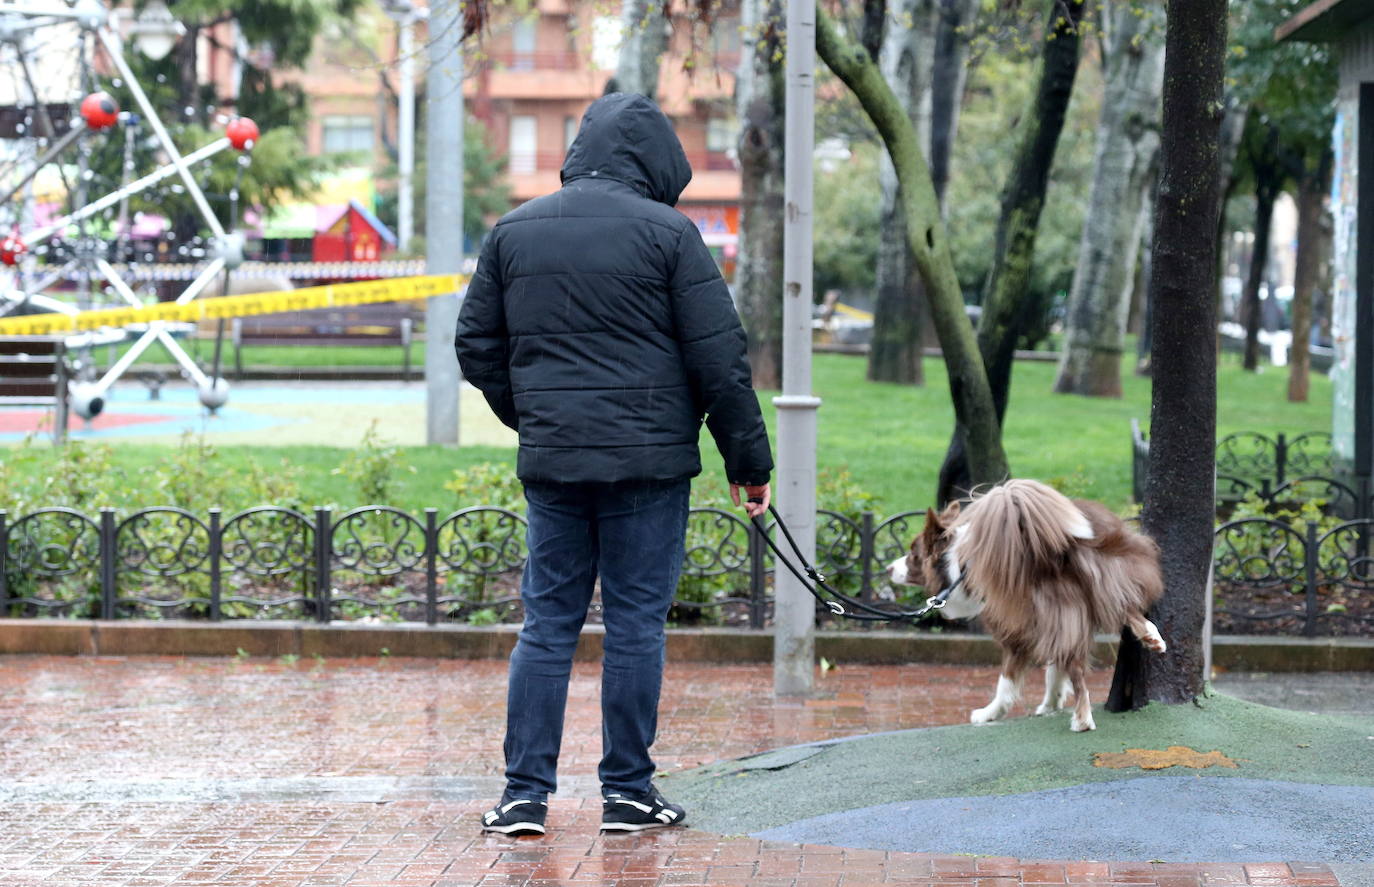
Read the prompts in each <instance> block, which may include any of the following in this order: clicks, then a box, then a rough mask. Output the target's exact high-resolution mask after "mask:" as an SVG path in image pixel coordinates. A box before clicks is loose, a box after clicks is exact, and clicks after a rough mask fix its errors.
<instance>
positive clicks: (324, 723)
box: [0, 656, 1361, 887]
mask: <svg viewBox="0 0 1374 887" xmlns="http://www.w3.org/2000/svg"><path fill="white" fill-rule="evenodd" d="M1109 677H1110V676H1109V673H1107V672H1106V671H1105V670H1103V671H1099V672H1098V673H1097V674H1096V675H1095V677H1094V689H1093V692H1094V694H1095V697H1096V698H1097V699H1099V700H1100V699H1102V698H1105V691H1106V685H1107V683H1108V682H1109ZM1228 679H1229V678H1228ZM995 680H996V675H995V670H994V669H990V668H958V667H950V666H927V665H918V666H901V667H896V666H885V667H842V668H839V669H836V670H833V671H831V672H829V673H827V674H826V675H824V676H823V677H822V678H821V679H820V680H819V687H820V690H821V692H820V694H819V697H818V698H816V699H811V700H806V701H775V700H774V699H773V697H772V683H771V681H772V678H771V672H770V670H769V669H768V668H767V667H763V666H709V665H701V664H699V663H692V664H670V665H669V667H668V673H667V675H666V679H665V684H664V698H663V705H662V707H661V715H660V721H659V742H658V744H657V746H656V747H655V754H656V758H657V760H658V762H659V765H660V767H661V768H663V769H664V770H665V771H676V770H680V769H683V768H688V767H695V766H697V765H699V764H704V763H708V762H712V761H718V760H721V759H725V758H734V757H740V756H744V755H750V754H756V753H759V752H762V751H766V750H768V749H772V748H778V747H781V746H791V745H796V744H799V743H805V742H813V741H818V740H829V739H835V738H841V737H847V736H854V735H857V734H863V733H878V732H885V731H893V730H905V729H909V728H914V727H925V726H936V725H942V724H957V723H962V722H964V720H965V718H966V717H967V711H968V710H969V709H970V708H973V707H976V706H979V705H982V704H984V703H985V702H986V701H987V700H986V698H985V697H986V696H987V694H988V691H989V690H990V689H991V687H992V685H993V683H994V682H995ZM598 685H599V668H598V667H597V666H596V665H591V664H578V665H577V666H576V667H575V669H574V678H573V684H572V692H571V693H570V701H569V710H568V722H567V728H566V731H565V738H564V751H563V757H562V760H561V764H560V767H561V771H560V772H561V775H562V780H561V786H562V789H563V790H562V792H560V794H559V795H558V796H557V797H556V798H555V799H554V800H553V803H552V805H551V811H550V815H549V825H550V829H549V834H548V835H547V836H546V837H544V838H542V839H521V840H515V839H510V838H504V837H488V836H483V835H481V834H480V833H479V832H478V831H477V816H478V814H479V813H480V812H481V811H482V810H484V809H485V808H486V806H487V805H488V804H489V803H490V801H492V800H493V799H494V797H495V794H496V792H498V791H499V788H500V785H501V776H500V774H501V768H502V761H501V752H500V745H501V735H502V729H503V723H504V709H505V698H504V696H505V663H504V662H499V661H433V660H397V659H380V660H375V659H374V660H331V661H323V660H321V661H312V660H294V661H278V660H273V661H268V660H253V659H243V660H240V659H229V660H224V659H187V660H180V659H161V658H130V659H109V658H98V657H85V658H58V657H20V656H15V657H0V884H3V885H36V884H44V885H77V884H81V885H91V884H100V885H114V887H126V885H127V887H134V885H139V887H157V885H173V884H177V885H212V884H213V885H264V887H306V885H351V887H358V885H373V884H383V883H385V884H400V885H445V887H453V885H479V884H480V885H553V884H621V885H643V887H649V885H670V884H719V885H729V884H741V885H745V884H747V885H751V887H759V885H767V887H784V885H785V887H812V885H815V887H822V885H826V887H847V885H860V884H879V883H892V884H913V885H914V884H920V885H929V887H964V885H967V887H1017V885H1023V884H1024V885H1034V884H1094V885H1107V884H1117V885H1139V887H1200V885H1212V884H1217V885H1240V884H1254V885H1268V887H1283V885H1307V887H1334V885H1336V884H1337V883H1345V884H1347V885H1352V884H1356V883H1359V882H1358V878H1359V877H1360V876H1361V874H1360V872H1359V871H1358V870H1353V869H1352V870H1342V872H1341V874H1340V877H1341V878H1345V879H1346V880H1345V881H1344V882H1338V879H1337V874H1333V872H1332V870H1331V869H1330V868H1329V867H1328V866H1326V865H1324V864H1321V863H1320V862H1313V863H1266V864H1252V865H1244V864H1240V863H1218V864H1211V865H1208V864H1203V865H1195V864H1177V863H1173V864H1170V863H1150V862H1149V861H1147V860H1138V859H1137V860H1132V861H1116V862H1113V861H1099V862H1087V861H1068V862H1065V861H1056V862H1046V861H1040V860H1015V859H1011V858H1006V857H987V856H983V857H974V856H970V855H935V854H927V853H907V852H899V851H891V850H855V849H844V848H840V847H835V846H823V845H818V844H797V843H793V842H789V841H778V840H765V839H762V838H759V837H747V836H740V835H732V836H721V835H716V834H711V833H706V832H701V831H696V830H693V829H690V828H688V829H675V830H665V831H663V832H658V833H654V834H648V835H640V836H611V837H604V838H603V837H600V836H599V835H598V833H597V830H596V825H597V820H598V814H599V806H600V805H599V800H598V795H597V786H596V784H595V778H594V774H595V768H596V761H597V758H598V756H599V749H600V727H599V716H600V711H599V704H598V690H599V687H598ZM1306 701H1307V702H1308V703H1310V699H1308V700H1306ZM1065 855H1068V854H1065Z"/></svg>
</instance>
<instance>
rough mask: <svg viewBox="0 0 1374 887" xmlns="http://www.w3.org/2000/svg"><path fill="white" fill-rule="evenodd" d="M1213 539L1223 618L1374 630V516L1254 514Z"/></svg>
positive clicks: (1311, 630) (1312, 630)
mask: <svg viewBox="0 0 1374 887" xmlns="http://www.w3.org/2000/svg"><path fill="white" fill-rule="evenodd" d="M1214 540H1215V541H1214V547H1213V552H1214V553H1213V574H1212V575H1213V579H1212V581H1213V587H1214V590H1215V593H1216V599H1217V608H1216V613H1217V614H1218V615H1222V616H1229V617H1232V619H1233V620H1235V621H1238V622H1239V623H1241V624H1244V623H1249V622H1266V621H1267V622H1272V621H1284V622H1286V623H1287V624H1288V625H1290V626H1292V627H1293V628H1295V629H1300V630H1301V631H1302V633H1303V634H1305V635H1308V636H1312V635H1315V634H1317V632H1318V630H1319V629H1320V628H1322V627H1323V626H1324V625H1325V624H1327V623H1330V622H1332V621H1335V620H1341V621H1343V622H1345V623H1348V625H1349V626H1351V627H1359V628H1364V629H1368V628H1371V627H1374V606H1370V604H1369V598H1370V595H1371V593H1372V592H1374V556H1371V549H1374V520H1371V519H1369V518H1360V519H1357V520H1352V521H1345V522H1342V523H1335V522H1317V521H1303V522H1298V523H1288V522H1284V521H1279V520H1273V519H1271V518H1263V517H1250V518H1242V519H1240V520H1235V521H1228V522H1227V523H1224V524H1222V525H1221V526H1219V527H1217V530H1216V534H1215V536H1214Z"/></svg>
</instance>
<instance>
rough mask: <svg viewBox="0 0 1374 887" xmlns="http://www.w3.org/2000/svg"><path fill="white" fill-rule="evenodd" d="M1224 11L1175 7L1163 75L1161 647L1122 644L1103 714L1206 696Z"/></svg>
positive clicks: (1158, 398)
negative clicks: (1164, 646)
mask: <svg viewBox="0 0 1374 887" xmlns="http://www.w3.org/2000/svg"><path fill="white" fill-rule="evenodd" d="M1226 6H1227V0H1191V2H1189V3H1175V4H1171V6H1170V10H1169V23H1168V34H1167V38H1166V43H1167V50H1166V61H1165V71H1164V117H1163V139H1162V145H1161V148H1162V158H1163V163H1162V168H1161V174H1160V186H1159V201H1158V204H1157V208H1156V215H1155V242H1154V263H1153V271H1152V278H1153V281H1152V285H1151V290H1152V291H1153V292H1154V296H1155V312H1154V317H1153V319H1152V321H1153V325H1154V341H1155V345H1156V348H1155V351H1154V384H1153V392H1152V397H1151V406H1150V429H1151V434H1152V436H1153V439H1152V440H1151V441H1150V476H1149V481H1148V483H1147V485H1146V488H1145V506H1144V512H1143V514H1142V518H1143V522H1144V528H1145V532H1146V533H1148V534H1149V535H1150V536H1152V537H1153V538H1154V539H1155V541H1156V542H1158V543H1159V546H1160V550H1161V557H1160V564H1161V567H1162V569H1163V572H1164V597H1163V599H1162V600H1160V602H1159V603H1158V604H1157V605H1156V607H1155V609H1154V611H1153V613H1152V618H1153V619H1154V621H1155V622H1156V623H1157V624H1158V626H1159V629H1160V633H1161V634H1163V636H1164V639H1165V641H1166V642H1167V643H1168V645H1169V651H1168V653H1166V654H1164V655H1162V656H1161V655H1155V654H1150V655H1147V656H1140V655H1139V654H1140V650H1139V644H1138V642H1136V641H1135V640H1134V639H1129V640H1128V635H1129V632H1124V633H1123V638H1122V647H1121V649H1122V655H1121V658H1120V659H1118V661H1117V669H1116V674H1115V675H1114V677H1113V680H1112V692H1111V696H1110V697H1109V698H1108V701H1107V708H1108V710H1109V711H1124V710H1127V709H1134V708H1141V707H1143V706H1144V705H1145V703H1146V702H1148V701H1150V700H1158V701H1161V702H1172V703H1181V702H1190V701H1192V700H1194V699H1196V698H1197V696H1198V694H1200V693H1201V692H1202V684H1203V680H1204V677H1205V676H1204V675H1203V673H1202V624H1203V616H1204V613H1205V602H1206V599H1205V595H1206V593H1207V587H1208V583H1207V578H1208V575H1209V573H1210V570H1211V566H1212V522H1213V519H1214V517H1215V513H1214V509H1215V500H1214V498H1213V496H1214V480H1215V475H1216V461H1215V460H1216V455H1215V447H1216V403H1217V401H1216V395H1217V389H1216V348H1215V333H1214V330H1215V329H1216V311H1215V307H1214V303H1213V300H1212V292H1213V289H1212V278H1213V275H1215V274H1216V255H1215V252H1216V237H1215V234H1216V226H1217V213H1218V212H1219V210H1220V207H1219V206H1218V204H1217V179H1218V152H1217V147H1218V145H1217V142H1218V129H1219V125H1220V118H1221V115H1220V113H1219V111H1218V109H1220V108H1221V98H1222V75H1223V69H1224V59H1225V55H1226Z"/></svg>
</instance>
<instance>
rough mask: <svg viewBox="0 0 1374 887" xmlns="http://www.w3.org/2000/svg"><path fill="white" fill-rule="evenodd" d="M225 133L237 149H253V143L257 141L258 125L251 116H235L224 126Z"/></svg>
mask: <svg viewBox="0 0 1374 887" xmlns="http://www.w3.org/2000/svg"><path fill="white" fill-rule="evenodd" d="M224 134H225V135H226V136H228V137H229V144H231V145H233V146H234V149H235V150H237V151H251V150H253V145H254V144H256V143H257V141H258V136H259V135H260V133H259V132H258V125H257V124H256V123H254V122H253V120H252V118H250V117H235V118H234V119H233V120H230V121H229V125H228V126H226V127H225V128H224Z"/></svg>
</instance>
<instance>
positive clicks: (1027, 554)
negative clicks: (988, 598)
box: [955, 479, 1093, 600]
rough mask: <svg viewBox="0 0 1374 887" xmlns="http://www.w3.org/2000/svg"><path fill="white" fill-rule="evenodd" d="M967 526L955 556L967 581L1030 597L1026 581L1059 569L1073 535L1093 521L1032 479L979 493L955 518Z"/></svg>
mask: <svg viewBox="0 0 1374 887" xmlns="http://www.w3.org/2000/svg"><path fill="white" fill-rule="evenodd" d="M959 524H963V525H965V526H966V527H967V529H966V530H965V531H964V538H963V539H961V540H960V541H959V543H958V549H959V551H958V557H959V561H960V563H961V565H962V566H963V568H964V569H966V570H967V572H968V581H969V584H970V585H972V586H973V587H974V588H977V589H980V590H983V591H988V590H991V589H998V590H1001V591H1004V592H1006V593H1007V594H1009V595H1010V596H1011V597H1012V598H1013V599H1020V600H1029V598H1030V591H1031V586H1032V585H1033V584H1034V583H1035V582H1037V581H1039V580H1041V579H1042V578H1043V577H1044V576H1046V575H1047V574H1052V573H1055V572H1057V571H1058V570H1060V569H1062V565H1063V563H1064V560H1065V556H1066V555H1067V554H1068V552H1069V550H1070V549H1071V548H1072V547H1073V545H1074V544H1075V539H1090V538H1092V535H1093V530H1092V525H1091V524H1090V523H1089V522H1088V519H1087V518H1086V517H1085V516H1084V515H1083V512H1081V511H1079V510H1078V508H1077V507H1076V506H1075V505H1074V504H1073V503H1072V502H1070V501H1069V500H1068V498H1067V497H1065V496H1064V495H1063V494H1062V493H1060V492H1058V491H1057V490H1055V489H1053V488H1052V487H1048V486H1046V485H1045V484H1042V483H1040V482H1038V481H1033V480H1024V479H1018V480H1009V481H1007V482H1006V483H1004V484H1002V485H1001V486H998V487H993V488H992V489H991V490H989V491H988V492H986V493H984V494H982V495H981V496H978V497H977V498H975V499H974V500H973V503H972V504H971V505H969V506H968V507H967V508H965V509H964V510H963V511H962V512H961V513H960V514H959V517H958V519H957V521H956V522H955V525H956V526H958V525H959Z"/></svg>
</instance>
